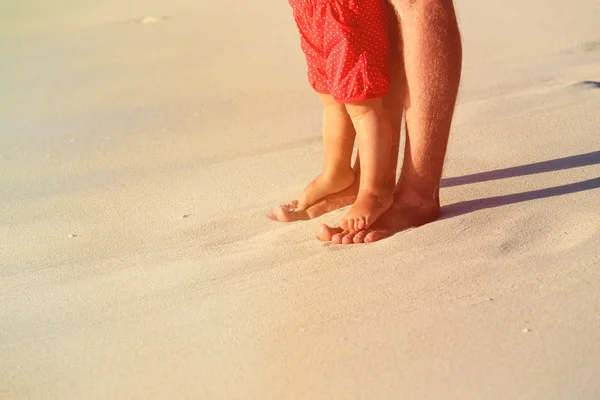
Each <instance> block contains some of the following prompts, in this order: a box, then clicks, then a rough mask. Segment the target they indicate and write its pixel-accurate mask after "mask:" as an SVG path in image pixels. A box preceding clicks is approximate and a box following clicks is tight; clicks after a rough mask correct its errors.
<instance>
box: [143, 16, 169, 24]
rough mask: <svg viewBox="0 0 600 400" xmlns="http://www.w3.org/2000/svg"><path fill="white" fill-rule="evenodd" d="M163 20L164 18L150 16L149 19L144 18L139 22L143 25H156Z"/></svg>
mask: <svg viewBox="0 0 600 400" xmlns="http://www.w3.org/2000/svg"><path fill="white" fill-rule="evenodd" d="M162 20H163V18H162V17H150V16H148V17H144V18H142V19H140V20H139V21H140V23H141V24H155V23H157V22H160V21H162Z"/></svg>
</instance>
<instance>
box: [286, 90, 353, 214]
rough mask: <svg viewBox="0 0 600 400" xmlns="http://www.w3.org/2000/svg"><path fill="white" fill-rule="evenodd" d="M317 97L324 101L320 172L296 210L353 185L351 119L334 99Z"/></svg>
mask: <svg viewBox="0 0 600 400" xmlns="http://www.w3.org/2000/svg"><path fill="white" fill-rule="evenodd" d="M319 97H320V98H321V101H322V102H323V150H324V156H323V159H324V165H323V172H321V174H319V176H317V177H316V178H315V179H314V180H313V181H312V182H311V183H309V184H308V186H307V187H306V188H305V189H304V191H303V192H302V195H301V196H300V197H299V198H298V204H297V206H296V207H295V208H296V210H305V209H306V208H308V207H310V206H311V205H313V204H314V203H315V202H317V201H318V200H319V199H321V198H323V197H325V196H327V195H329V194H333V193H336V192H339V191H340V190H344V189H346V188H347V187H349V186H350V185H352V183H353V182H354V170H353V169H352V165H351V159H352V149H353V147H354V137H355V133H354V127H353V125H352V120H351V119H350V116H349V115H348V112H347V110H346V107H345V106H344V105H343V104H340V103H338V102H337V101H335V100H334V99H333V97H331V96H330V95H326V94H320V95H319Z"/></svg>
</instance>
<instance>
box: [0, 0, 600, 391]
mask: <svg viewBox="0 0 600 400" xmlns="http://www.w3.org/2000/svg"><path fill="white" fill-rule="evenodd" d="M13 3H15V4H13ZM97 3H98V2H92V1H90V0H84V1H74V0H48V1H44V2H42V1H41V0H25V1H20V2H19V3H17V2H12V3H11V5H7V4H3V5H2V6H0V9H1V10H2V11H0V52H1V61H0V88H1V89H0V398H2V399H41V398H44V399H71V398H72V399H81V398H85V399H107V398H119V399H161V398H194V399H419V400H424V399H499V400H500V399H502V400H505V399H544V400H548V399H598V398H600V380H599V379H598V376H600V268H599V267H600V136H599V134H600V113H599V112H598V110H600V27H599V25H598V21H600V6H599V4H598V2H597V1H596V0H581V1H579V2H578V4H576V5H575V4H574V3H572V2H570V3H564V2H561V1H558V0H544V1H542V0H531V1H528V2H519V1H516V0H508V1H506V2H502V3H501V4H492V3H491V2H480V1H475V0H457V1H456V7H457V13H458V15H459V22H460V26H461V30H462V35H463V43H464V68H463V80H462V84H461V90H460V94H459V101H458V106H457V110H456V114H455V119H454V124H453V128H452V135H451V140H450V145H449V151H448V155H447V163H446V168H445V170H444V180H443V183H442V189H441V200H442V203H443V210H442V211H443V215H442V218H441V219H440V220H439V221H436V222H434V223H431V224H429V225H426V226H423V227H421V228H418V229H412V230H409V231H407V232H404V233H401V234H398V235H396V236H394V237H392V238H390V239H387V240H384V241H381V242H377V243H374V244H370V245H356V246H338V245H330V244H324V243H321V242H319V241H317V240H316V232H317V229H318V226H319V224H320V223H323V222H325V223H330V224H335V223H336V222H337V221H338V220H339V219H340V218H341V217H342V216H343V215H344V210H340V211H336V212H333V213H330V214H328V215H325V216H323V217H321V218H319V219H317V220H313V221H303V222H297V223H291V224H285V223H279V222H275V221H271V220H270V219H268V218H267V214H268V212H269V210H270V208H271V207H273V206H275V205H277V204H281V203H284V202H286V201H288V200H291V199H293V198H295V197H296V196H297V195H298V193H299V191H300V190H301V189H302V188H303V186H304V185H305V184H306V183H307V182H308V181H309V180H310V179H312V178H313V177H314V176H315V175H316V174H317V173H318V172H319V170H320V167H321V163H322V149H321V138H320V113H321V109H320V105H319V102H318V99H317V98H316V97H315V95H314V93H312V91H311V89H310V88H309V86H308V84H307V82H306V77H305V65H304V58H303V55H302V54H301V51H300V48H299V39H298V36H297V32H296V28H295V26H294V23H293V20H292V16H291V13H290V10H289V5H288V4H287V2H285V1H259V2H236V3H235V4H232V3H229V2H216V1H213V2H198V1H192V0H171V1H158V0H153V1H142V0H133V1H130V2H125V3H124V2H122V1H116V0H107V1H103V2H101V4H97Z"/></svg>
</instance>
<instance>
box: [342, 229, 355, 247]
mask: <svg viewBox="0 0 600 400" xmlns="http://www.w3.org/2000/svg"><path fill="white" fill-rule="evenodd" d="M355 235H356V232H346V234H345V235H344V237H343V238H342V244H352V243H354V236H355Z"/></svg>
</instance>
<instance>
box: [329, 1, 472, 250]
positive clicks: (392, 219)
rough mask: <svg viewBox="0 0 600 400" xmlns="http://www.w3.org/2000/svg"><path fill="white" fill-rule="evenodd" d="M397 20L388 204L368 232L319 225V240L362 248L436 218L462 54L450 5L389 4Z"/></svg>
mask: <svg viewBox="0 0 600 400" xmlns="http://www.w3.org/2000/svg"><path fill="white" fill-rule="evenodd" d="M394 4H395V6H396V8H397V10H398V14H399V16H400V26H401V31H402V48H403V56H404V71H405V74H406V97H405V119H406V128H407V140H406V146H405V151H404V161H403V165H402V173H401V176H400V179H399V180H398V183H397V185H396V189H395V193H394V204H393V205H392V206H391V207H390V209H389V210H388V211H387V212H385V213H384V214H383V215H382V216H381V217H380V218H379V219H378V220H377V221H376V222H375V224H373V226H372V227H371V229H369V230H363V231H360V232H347V231H343V230H342V229H340V228H330V227H327V226H322V227H321V231H320V232H319V238H320V239H321V240H330V241H333V242H335V243H363V242H365V243H368V242H373V241H376V240H380V239H382V238H385V237H388V236H391V235H393V234H394V233H397V232H400V231H403V230H406V229H408V228H411V227H415V226H420V225H423V224H426V223H429V222H431V221H434V220H435V219H437V218H438V216H439V213H440V202H439V183H440V180H441V176H442V169H443V165H444V158H445V154H446V148H447V144H448V137H449V134H450V125H451V122H452V115H453V112H454V106H455V103H456V96H457V93H458V86H459V82H460V74H461V65H462V49H461V40H460V33H459V30H458V24H457V21H456V15H455V11H454V7H453V4H452V1H451V0H394Z"/></svg>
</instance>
